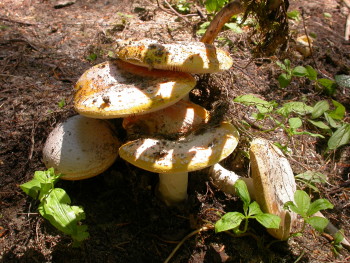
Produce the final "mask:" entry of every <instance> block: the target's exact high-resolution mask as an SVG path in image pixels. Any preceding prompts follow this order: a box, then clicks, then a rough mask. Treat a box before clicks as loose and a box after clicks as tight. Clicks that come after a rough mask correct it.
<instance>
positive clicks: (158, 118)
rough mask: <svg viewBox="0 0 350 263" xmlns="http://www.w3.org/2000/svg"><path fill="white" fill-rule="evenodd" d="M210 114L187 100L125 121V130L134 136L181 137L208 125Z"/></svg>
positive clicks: (130, 117) (127, 118)
mask: <svg viewBox="0 0 350 263" xmlns="http://www.w3.org/2000/svg"><path fill="white" fill-rule="evenodd" d="M208 120H209V112H208V111H207V110H206V109H204V108H203V107H201V106H199V105H197V104H195V103H193V102H190V101H185V100H180V101H178V102H177V103H175V104H173V105H171V106H169V107H167V108H165V109H162V110H159V111H155V112H151V113H148V114H143V115H135V116H129V117H126V118H124V119H123V128H124V129H126V130H127V131H129V132H131V133H132V134H135V133H136V134H144V135H153V134H163V135H175V136H181V135H183V134H187V133H189V132H191V131H192V130H194V129H195V128H196V127H198V126H199V125H201V124H205V123H207V122H208Z"/></svg>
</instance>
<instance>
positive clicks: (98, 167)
mask: <svg viewBox="0 0 350 263" xmlns="http://www.w3.org/2000/svg"><path fill="white" fill-rule="evenodd" d="M119 146H120V143H119V140H118V138H117V137H116V135H115V133H114V131H113V129H112V127H111V125H110V124H109V123H108V122H107V121H105V120H97V119H91V118H86V117H83V116H80V115H76V116H73V117H70V118H68V119H67V120H66V121H65V122H63V123H60V124H58V125H57V126H56V127H55V128H54V129H53V130H52V131H51V133H50V134H49V136H48V138H47V140H46V142H45V146H44V148H43V161H44V164H45V166H46V167H47V168H50V167H53V168H54V169H55V171H57V172H58V173H62V174H63V176H62V177H61V178H62V179H65V180H81V179H86V178H90V177H93V176H96V175H98V174H101V173H102V172H104V171H105V170H107V169H108V168H109V167H110V166H111V165H112V164H113V163H114V161H115V160H116V158H117V156H118V147H119Z"/></svg>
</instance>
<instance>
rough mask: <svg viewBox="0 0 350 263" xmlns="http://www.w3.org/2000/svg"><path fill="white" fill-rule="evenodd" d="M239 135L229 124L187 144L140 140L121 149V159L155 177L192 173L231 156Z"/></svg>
mask: <svg viewBox="0 0 350 263" xmlns="http://www.w3.org/2000/svg"><path fill="white" fill-rule="evenodd" d="M238 137H239V135H238V131H237V130H236V128H235V127H234V126H233V125H232V124H230V123H227V122H223V123H222V124H221V125H220V126H219V127H215V128H208V130H206V131H205V132H204V133H202V134H195V133H192V134H190V135H188V136H187V137H185V138H184V139H183V140H178V141H172V140H161V139H150V138H149V139H138V140H135V141H131V142H128V143H126V144H124V145H122V146H121V147H120V148H119V155H120V157H121V158H123V159H125V160H126V161H128V162H130V163H131V164H133V165H135V166H137V167H139V168H142V169H144V170H148V171H151V172H155V173H182V172H190V171H195V170H199V169H203V168H205V167H208V166H211V165H213V164H214V163H217V162H219V161H221V160H222V159H224V158H226V157H227V156H228V155H230V154H231V153H232V152H233V150H234V149H235V148H236V146H237V143H238Z"/></svg>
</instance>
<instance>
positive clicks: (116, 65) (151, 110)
mask: <svg viewBox="0 0 350 263" xmlns="http://www.w3.org/2000/svg"><path fill="white" fill-rule="evenodd" d="M115 54H116V57H117V58H116V59H114V60H111V61H107V62H103V63H101V64H98V65H96V66H94V67H92V68H90V69H88V70H87V71H86V72H84V74H83V75H82V76H81V77H80V78H79V80H78V81H77V83H76V85H75V96H74V108H75V110H76V111H77V112H78V113H79V114H80V115H78V116H79V117H73V118H72V119H68V120H67V122H68V123H71V122H75V119H80V120H82V122H88V121H89V122H98V123H99V124H101V125H104V126H108V120H103V119H114V118H123V125H122V126H123V128H124V129H126V131H127V133H128V135H129V136H128V137H129V138H131V140H130V141H128V142H126V143H124V144H123V145H121V146H120V142H119V141H118V140H117V139H116V136H115V135H113V129H110V130H109V132H110V133H111V135H110V136H109V137H110V138H109V140H110V141H108V143H106V142H105V144H108V145H109V146H111V147H112V148H113V149H114V151H113V156H108V157H106V156H103V155H101V152H103V150H102V149H103V148H101V147H102V146H100V145H97V144H99V143H101V144H102V141H103V140H102V139H101V138H100V136H102V131H103V129H102V128H99V127H88V128H86V129H85V130H84V129H80V130H81V131H80V132H78V131H73V129H74V128H66V130H65V129H62V128H56V129H55V130H57V129H58V130H59V132H56V133H57V134H58V135H55V136H51V135H50V136H49V138H48V140H47V142H46V146H45V149H44V162H45V164H46V165H47V166H48V167H54V168H55V169H56V170H57V171H58V172H61V173H63V174H64V177H63V179H69V180H78V179H83V178H88V177H91V176H94V175H97V174H98V173H97V172H92V171H94V170H98V169H95V167H91V166H89V165H91V164H92V163H94V164H95V165H96V167H99V166H101V165H102V164H101V161H100V160H101V158H102V159H104V160H106V161H104V162H103V163H105V164H104V165H103V168H104V169H99V170H98V171H99V172H102V171H104V170H105V169H107V168H108V167H109V166H110V165H111V164H112V163H113V161H114V160H115V158H116V157H117V155H118V154H119V156H120V157H121V158H123V159H124V160H126V161H128V162H129V163H131V164H133V165H135V166H137V167H139V168H142V169H144V170H147V171H151V172H155V173H159V186H158V189H157V193H158V194H159V196H160V198H161V199H162V200H163V201H164V202H165V203H166V204H167V205H174V204H177V203H180V202H182V201H184V200H185V199H186V197H187V182H188V172H191V171H195V170H199V169H203V168H205V167H209V166H212V165H214V164H215V163H217V162H219V161H221V160H222V159H224V158H226V157H227V156H228V155H230V154H231V153H232V151H233V150H234V149H235V147H236V146H237V143H238V137H239V135H238V132H237V130H236V129H235V128H234V126H233V125H231V124H230V123H228V122H223V123H221V124H219V125H217V126H215V127H212V126H210V127H209V126H208V127H206V126H205V124H207V122H208V119H209V113H208V111H207V110H206V109H204V108H203V107H201V106H199V105H196V104H194V103H192V102H190V101H189V99H188V94H189V92H190V91H191V90H192V89H193V88H194V87H195V85H196V80H195V78H194V77H193V76H192V74H201V73H214V72H221V71H224V70H227V69H229V68H230V67H231V66H232V63H233V60H232V58H231V57H230V56H229V54H228V53H227V52H225V51H223V50H221V49H219V48H216V47H215V46H214V45H211V44H205V43H201V42H176V43H172V44H161V43H158V42H156V41H154V40H150V39H146V40H140V41H129V40H123V41H118V42H117V45H116V47H115ZM61 126H69V125H68V124H62V125H61ZM203 126H204V127H205V128H203ZM55 130H54V131H55ZM68 133H69V134H71V135H70V137H72V138H74V142H70V141H69V140H67V139H66V138H65V137H67V136H68V135H67V134H68ZM81 133H84V136H85V137H89V138H90V141H88V140H85V141H84V145H82V140H80V136H81ZM100 133H101V134H100ZM57 138H59V139H58V140H59V141H61V142H64V144H67V145H69V146H70V147H63V148H62V147H61V148H60V144H55V143H54V141H55V140H57ZM71 140H72V139H71ZM72 141H73V140H72ZM61 145H62V144H61ZM119 146H120V147H119ZM55 147H56V148H55ZM103 147H104V148H105V149H109V148H108V147H107V146H103ZM73 148H76V149H79V152H75V151H74V150H72V149H73ZM85 152H89V153H90V156H87V157H86V158H88V160H87V161H86V162H87V163H89V165H87V164H84V165H83V168H81V169H80V168H78V166H80V165H81V164H80V163H79V162H77V160H78V159H79V160H80V159H82V158H83V157H82V155H81V154H82V153H85ZM108 152H110V151H107V153H108ZM107 153H106V154H107ZM58 156H60V158H59V157H58ZM97 156H98V157H100V158H97ZM84 158H85V157H84ZM94 158H95V160H94ZM107 160H108V161H107ZM112 160H113V161H112ZM74 162H75V163H76V166H77V167H76V168H75V169H76V170H81V172H80V174H79V175H76V171H74V165H72V163H74ZM67 167H69V168H67ZM85 170H87V171H85ZM90 171H91V172H90Z"/></svg>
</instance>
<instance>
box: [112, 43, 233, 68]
mask: <svg viewBox="0 0 350 263" xmlns="http://www.w3.org/2000/svg"><path fill="white" fill-rule="evenodd" d="M115 53H116V56H117V57H118V58H119V59H122V60H124V61H127V62H129V63H132V64H135V65H139V66H143V67H148V68H150V69H165V70H174V71H183V72H189V73H198V74H199V73H214V72H221V71H224V70H228V69H229V68H231V66H232V64H233V60H232V58H231V57H230V55H229V54H228V53H227V52H226V51H224V50H222V49H219V48H216V47H215V46H214V45H211V44H206V43H202V42H174V43H169V44H162V43H158V42H157V41H155V40H151V39H143V40H139V41H132V40H122V41H119V42H118V43H117V46H116V51H115Z"/></svg>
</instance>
